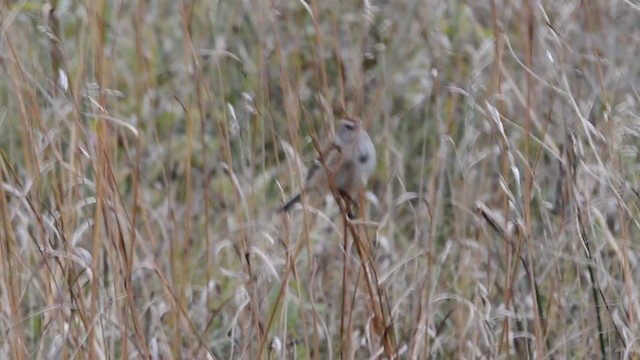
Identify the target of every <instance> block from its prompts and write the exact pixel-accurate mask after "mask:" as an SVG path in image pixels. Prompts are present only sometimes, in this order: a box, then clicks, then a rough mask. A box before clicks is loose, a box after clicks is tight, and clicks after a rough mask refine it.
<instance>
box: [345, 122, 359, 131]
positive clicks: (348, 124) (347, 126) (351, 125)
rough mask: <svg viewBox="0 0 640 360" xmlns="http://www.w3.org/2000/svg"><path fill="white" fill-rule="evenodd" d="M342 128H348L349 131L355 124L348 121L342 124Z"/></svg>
mask: <svg viewBox="0 0 640 360" xmlns="http://www.w3.org/2000/svg"><path fill="white" fill-rule="evenodd" d="M344 128H345V129H347V130H349V131H353V129H355V128H356V127H355V125H354V124H350V123H346V124H344Z"/></svg>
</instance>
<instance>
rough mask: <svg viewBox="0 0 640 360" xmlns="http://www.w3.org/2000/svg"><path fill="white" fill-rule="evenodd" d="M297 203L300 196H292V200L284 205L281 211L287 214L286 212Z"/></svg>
mask: <svg viewBox="0 0 640 360" xmlns="http://www.w3.org/2000/svg"><path fill="white" fill-rule="evenodd" d="M299 202H300V194H298V195H296V196H294V197H293V199H291V200H289V201H288V202H287V203H286V204H284V206H283V207H282V209H281V210H282V211H283V212H287V211H289V210H291V208H292V207H293V205H295V204H296V203H299Z"/></svg>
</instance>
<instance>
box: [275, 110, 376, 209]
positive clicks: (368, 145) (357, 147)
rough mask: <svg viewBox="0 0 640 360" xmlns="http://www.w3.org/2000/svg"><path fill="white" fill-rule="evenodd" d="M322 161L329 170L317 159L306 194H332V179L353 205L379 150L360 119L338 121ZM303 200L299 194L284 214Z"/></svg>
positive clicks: (338, 189)
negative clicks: (330, 192)
mask: <svg viewBox="0 0 640 360" xmlns="http://www.w3.org/2000/svg"><path fill="white" fill-rule="evenodd" d="M322 158H323V159H324V163H325V164H326V168H325V166H324V165H323V164H322V162H321V161H320V159H318V160H317V161H316V164H314V165H313V166H312V167H311V168H310V169H309V172H308V173H307V177H306V179H305V184H304V191H305V192H306V193H307V194H308V195H310V194H312V193H321V194H324V193H327V192H329V191H331V187H330V184H331V182H330V181H329V179H332V180H333V185H334V186H335V187H336V190H337V191H338V193H339V194H340V195H341V196H342V197H343V198H346V199H347V200H349V201H353V199H355V198H356V195H357V193H358V191H360V190H361V189H362V188H364V186H365V185H366V183H367V180H368V179H369V177H370V176H371V174H373V172H374V170H375V168H376V149H375V147H374V146H373V142H372V141H371V138H370V137H369V134H367V132H366V131H365V130H364V128H363V127H362V121H361V120H360V119H343V120H340V121H338V123H337V126H336V132H335V134H334V135H333V137H332V139H331V142H330V144H329V145H328V146H327V148H326V149H325V150H324V151H323V153H322ZM300 199H301V196H300V194H297V195H296V196H294V197H293V198H292V199H291V200H289V201H288V202H287V203H286V204H285V205H284V206H283V207H282V211H285V212H286V211H289V210H290V209H291V208H292V207H293V205H295V204H296V203H298V202H299V201H300Z"/></svg>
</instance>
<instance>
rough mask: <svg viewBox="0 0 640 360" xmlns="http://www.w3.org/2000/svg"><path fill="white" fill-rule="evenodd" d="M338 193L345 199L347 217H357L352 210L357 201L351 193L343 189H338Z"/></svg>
mask: <svg viewBox="0 0 640 360" xmlns="http://www.w3.org/2000/svg"><path fill="white" fill-rule="evenodd" d="M338 194H340V197H342V199H343V200H344V203H345V205H346V208H347V217H349V219H351V220H353V219H355V218H356V215H355V214H354V213H353V211H352V205H354V204H355V202H354V201H353V198H352V197H351V195H349V193H348V192H346V191H344V190H342V189H338Z"/></svg>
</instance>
